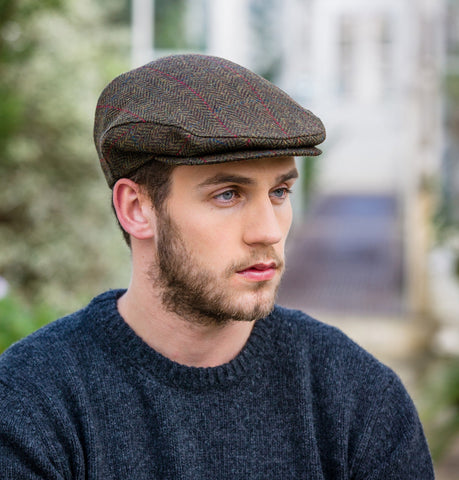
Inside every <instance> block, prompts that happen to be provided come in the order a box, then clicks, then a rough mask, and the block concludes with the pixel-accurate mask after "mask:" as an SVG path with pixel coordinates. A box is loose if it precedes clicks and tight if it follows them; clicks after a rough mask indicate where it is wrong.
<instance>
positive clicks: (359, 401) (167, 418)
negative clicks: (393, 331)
mask: <svg viewBox="0 0 459 480" xmlns="http://www.w3.org/2000/svg"><path fill="white" fill-rule="evenodd" d="M122 293H123V292H122V291H110V292H107V293H105V294H102V295H101V296H99V297H96V298H95V299H94V300H93V301H92V302H91V303H90V305H89V306H87V307H86V308H84V309H83V310H81V311H79V312H77V313H75V314H72V315H70V316H68V317H65V318H63V319H60V320H58V321H56V322H54V323H52V324H50V325H48V326H47V327H44V328H43V329H41V330H39V331H38V332H36V333H35V334H33V335H32V336H30V337H28V338H27V339H25V340H23V341H21V342H19V343H17V344H16V345H14V346H12V347H11V348H10V349H9V350H8V351H7V352H6V353H4V354H3V355H2V356H1V357H0V478H1V479H2V480H6V479H8V480H12V479H15V480H16V479H23V480H29V479H30V480H32V479H33V480H38V479H40V480H45V479H46V480H64V479H68V480H70V479H72V480H83V479H84V480H95V479H104V480H115V479H117V480H121V479H135V480H146V479H148V480H152V479H170V480H172V479H173V480H181V479H188V480H189V479H193V480H197V479H209V480H218V479H222V480H223V479H224V480H228V479H232V480H247V479H250V480H256V479H260V480H261V479H263V480H266V479H288V480H292V479H308V480H325V479H327V480H345V479H355V480H401V479H403V480H430V479H433V478H434V476H433V470H432V464H431V460H430V456H429V452H428V448H427V445H426V441H425V438H424V434H423V431H422V427H421V424H420V422H419V419H418V416H417V413H416V410H415V408H414V406H413V404H412V402H411V400H410V398H409V396H408V395H407V393H406V391H405V389H404V388H403V386H402V384H401V382H400V380H399V379H398V377H397V376H396V375H395V374H394V373H393V372H392V371H391V370H390V369H388V368H387V367H385V366H383V365H382V364H381V363H379V362H378V361H377V360H376V359H374V358H373V357H372V356H371V355H369V354H368V353H366V352H365V351H364V350H362V349H361V348H360V347H358V346H357V345H356V344H355V343H353V342H352V341H351V340H349V339H348V338H347V337H346V336H345V335H344V334H343V333H341V332H340V331H338V330H337V329H335V328H332V327H330V326H327V325H325V324H322V323H320V322H318V321H316V320H313V319H312V318H310V317H308V316H306V315H305V314H303V313H301V312H298V311H290V310H287V309H284V308H281V307H275V309H274V311H273V312H272V314H271V315H269V316H268V317H267V318H266V319H263V320H260V321H258V322H257V323H256V324H255V326H254V328H253V331H252V333H251V336H250V338H249V340H248V342H247V344H246V345H245V347H244V348H243V350H242V351H241V352H240V354H239V355H238V356H237V357H236V358H235V359H234V360H232V361H231V362H229V363H227V364H225V365H221V366H218V367H213V368H194V367H187V366H183V365H179V364H177V363H174V362H173V361H171V360H169V359H167V358H165V357H163V356H161V355H160V354H159V353H157V352H156V351H154V350H153V349H151V348H150V347H149V346H148V345H146V344H145V343H144V342H143V341H142V340H141V339H140V338H139V337H138V336H137V335H136V334H135V333H134V331H133V330H131V329H130V327H129V326H128V325H127V324H126V323H125V322H124V320H123V319H122V318H121V317H120V315H119V313H118V311H117V307H116V301H117V298H118V297H119V296H120V295H121V294H122Z"/></svg>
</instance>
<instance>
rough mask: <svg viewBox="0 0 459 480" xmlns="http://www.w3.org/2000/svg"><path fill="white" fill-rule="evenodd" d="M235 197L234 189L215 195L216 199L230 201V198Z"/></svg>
mask: <svg viewBox="0 0 459 480" xmlns="http://www.w3.org/2000/svg"><path fill="white" fill-rule="evenodd" d="M235 197H236V192H235V191H234V190H226V191H225V192H222V193H219V194H218V195H216V196H215V198H216V199H217V200H223V201H224V202H230V201H231V200H234V198H235Z"/></svg>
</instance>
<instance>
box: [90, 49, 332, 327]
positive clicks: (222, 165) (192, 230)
mask: <svg viewBox="0 0 459 480" xmlns="http://www.w3.org/2000/svg"><path fill="white" fill-rule="evenodd" d="M94 136H95V142H96V147H97V150H98V152H99V156H100V159H101V165H102V168H103V171H104V173H105V175H106V178H107V182H108V184H109V186H110V187H111V188H113V201H114V207H115V210H116V213H117V217H118V220H119V222H120V224H121V226H122V228H123V229H124V230H125V231H126V232H127V235H128V236H130V237H131V238H132V240H133V241H134V240H135V241H134V244H135V245H134V247H135V248H133V254H134V249H137V251H140V250H142V252H143V253H142V254H138V255H137V256H138V257H139V256H140V257H141V258H142V259H143V262H144V264H145V263H146V264H147V265H146V268H144V269H143V271H144V273H145V272H146V275H147V276H148V278H149V280H150V282H151V283H153V285H154V286H155V288H156V289H157V290H158V289H159V290H160V291H161V301H162V304H163V306H164V307H165V308H166V309H168V310H170V311H173V312H175V313H177V314H179V315H180V316H182V317H184V318H185V317H187V318H190V319H196V320H201V321H211V322H215V321H216V322H220V323H221V322H225V321H227V320H229V319H240V320H242V319H245V320H252V319H255V318H259V317H262V316H265V315H266V314H267V313H268V312H269V310H270V309H271V308H272V305H273V302H274V296H275V293H276V290H277V287H278V285H279V281H280V277H281V274H282V271H283V264H284V243H285V239H286V236H287V233H288V230H289V227H290V223H291V207H290V200H289V198H288V194H289V189H290V187H291V186H292V184H293V182H294V180H295V178H296V176H297V171H296V168H295V164H294V158H293V157H294V156H295V155H302V156H305V155H308V156H311V155H318V154H320V150H318V149H317V148H316V147H315V145H316V144H318V143H320V142H321V141H323V139H324V138H325V131H324V128H323V125H322V123H321V121H320V120H319V119H318V118H317V117H315V116H314V115H313V114H312V113H311V112H309V111H307V110H305V109H303V108H302V107H301V106H299V105H298V104H297V103H295V102H294V101H293V100H292V99H291V98H290V97H288V95H287V94H285V93H284V92H283V91H281V90H280V89H278V88H277V87H275V86H274V85H272V84H271V83H269V82H267V81H266V80H264V79H263V78H261V77H259V76H258V75H255V74H254V73H252V72H250V71H249V70H247V69H245V68H243V67H240V66H239V65H236V64H233V63H231V62H228V61H227V60H223V59H220V58H215V57H207V56H203V55H180V56H172V57H166V58H163V59H160V60H157V61H155V62H152V63H150V64H148V65H145V66H144V67H140V68H139V69H136V70H133V71H131V72H127V73H126V74H123V75H121V76H120V77H118V78H116V79H115V80H114V81H113V82H112V83H111V84H109V85H108V86H107V87H106V89H105V90H104V91H103V93H102V95H101V97H100V99H99V103H98V106H97V111H96V122H95V129H94ZM145 245H147V246H148V247H147V248H145Z"/></svg>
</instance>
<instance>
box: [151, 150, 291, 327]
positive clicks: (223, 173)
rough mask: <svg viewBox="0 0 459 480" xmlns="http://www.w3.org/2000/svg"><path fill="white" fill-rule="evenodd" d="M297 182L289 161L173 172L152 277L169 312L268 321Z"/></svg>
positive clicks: (204, 319)
mask: <svg viewBox="0 0 459 480" xmlns="http://www.w3.org/2000/svg"><path fill="white" fill-rule="evenodd" d="M297 176H298V173H297V170H296V168H295V163H294V159H293V157H283V158H268V159H258V160H249V161H243V162H230V163H224V164H218V165H199V166H179V167H176V168H175V169H174V171H173V173H172V185H171V191H170V194H169V197H168V199H167V200H166V202H165V205H164V207H163V209H162V210H161V211H160V212H159V213H158V216H157V222H158V223H157V226H158V228H157V230H158V233H157V242H156V247H157V252H156V257H157V258H156V261H155V262H153V264H152V265H151V266H150V270H149V274H150V277H151V278H152V281H153V282H154V284H155V286H159V287H160V289H161V291H162V302H163V305H164V306H165V308H166V309H168V310H169V311H173V312H175V313H177V314H179V315H180V316H182V317H183V318H184V319H188V320H190V321H195V322H199V323H219V324H222V323H225V322H227V321H230V320H248V321H251V320H256V319H259V318H263V317H264V316H266V315H267V314H269V312H270V311H271V310H272V308H273V305H274V300H275V295H276V292H277V289H278V286H279V282H280V279H281V276H282V272H283V269H284V245H285V240H286V237H287V233H288V231H289V228H290V224H291V220H292V211H291V205H290V199H289V189H290V188H291V187H292V185H293V183H294V181H295V178H296V177H297Z"/></svg>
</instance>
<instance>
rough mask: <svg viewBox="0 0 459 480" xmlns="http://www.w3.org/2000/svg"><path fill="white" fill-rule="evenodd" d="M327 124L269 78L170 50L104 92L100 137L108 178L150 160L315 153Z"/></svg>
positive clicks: (182, 161) (100, 105)
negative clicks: (176, 53) (165, 55)
mask: <svg viewBox="0 0 459 480" xmlns="http://www.w3.org/2000/svg"><path fill="white" fill-rule="evenodd" d="M324 139H325V129H324V126H323V124H322V122H321V121H320V120H319V118H317V117H316V116H315V115H313V114H312V113H311V112H310V111H308V110H306V109H304V108H303V107H301V106H300V105H299V104H297V103H296V102H295V101H294V100H292V99H291V98H290V97H289V96H288V95H287V94H286V93H285V92H283V91H282V90H280V89H279V88H278V87H276V86H275V85H273V84H272V83H270V82H268V81H267V80H265V79H264V78H262V77H260V76H259V75H256V74H255V73H253V72H251V71H250V70H247V69H246V68H244V67H241V66H240V65H237V64H235V63H233V62H230V61H228V60H225V59H223V58H217V57H211V56H206V55H198V54H186V55H172V56H169V57H163V58H160V59H158V60H156V61H153V62H151V63H148V64H147V65H144V66H142V67H139V68H136V69H134V70H131V71H129V72H126V73H124V74H122V75H120V76H119V77H117V78H115V79H114V80H113V81H112V82H111V83H110V84H109V85H108V86H107V87H106V88H105V89H104V90H103V92H102V94H101V96H100V98H99V101H98V104H97V108H96V115H95V124H94V141H95V144H96V149H97V152H98V154H99V158H100V162H101V166H102V169H103V171H104V174H105V176H106V179H107V182H108V184H109V186H110V187H113V185H114V184H115V182H116V181H117V180H118V179H120V178H122V177H124V176H126V175H129V174H130V173H132V172H133V171H134V170H136V169H137V168H139V167H140V166H142V165H143V164H145V163H146V162H148V161H150V160H153V159H154V160H157V161H160V162H165V163H168V164H174V165H194V164H206V163H220V162H226V161H236V160H245V159H253V158H259V157H275V156H287V155H292V156H293V155H295V156H299V155H301V156H315V155H319V154H320V153H321V151H320V150H319V149H317V148H316V147H315V145H317V144H319V143H321V142H322V141H323V140H324Z"/></svg>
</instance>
